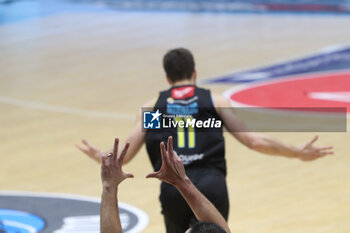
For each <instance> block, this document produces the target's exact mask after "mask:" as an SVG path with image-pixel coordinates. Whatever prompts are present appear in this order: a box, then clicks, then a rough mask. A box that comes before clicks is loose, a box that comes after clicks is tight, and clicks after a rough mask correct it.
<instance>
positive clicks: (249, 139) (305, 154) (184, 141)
mask: <svg viewBox="0 0 350 233" xmlns="http://www.w3.org/2000/svg"><path fill="white" fill-rule="evenodd" d="M163 66H164V69H165V72H166V77H167V80H168V82H169V84H170V85H171V88H170V89H168V90H166V91H163V92H161V93H160V95H159V96H158V98H157V99H153V100H151V101H149V102H148V103H146V104H145V105H144V106H143V107H147V108H151V109H153V110H154V111H156V110H159V109H161V111H160V112H162V111H163V113H166V114H167V115H176V114H181V115H182V114H183V115H193V118H199V119H214V120H212V121H214V123H215V121H216V120H218V121H222V122H223V124H224V126H225V127H226V128H227V129H228V131H229V132H230V133H231V134H232V136H234V137H235V138H236V139H237V140H238V141H239V142H241V143H242V144H244V145H245V146H247V147H248V148H250V149H253V150H256V151H258V152H261V153H265V154H271V155H281V156H285V157H288V158H298V159H300V160H303V161H312V160H315V159H318V158H321V157H323V156H325V155H328V154H333V152H332V147H315V146H314V145H313V143H314V142H315V141H316V140H317V138H318V137H317V136H315V137H314V138H313V139H312V140H310V141H309V142H307V143H305V144H303V145H301V146H292V145H288V144H285V143H283V142H281V141H279V140H276V139H274V138H271V137H269V136H267V135H264V134H260V133H253V132H248V130H247V129H246V126H245V125H244V123H243V122H242V121H240V120H239V119H238V118H237V117H236V116H235V115H234V113H233V112H232V111H231V110H230V108H231V105H230V103H229V101H228V100H227V99H225V98H224V97H223V96H221V95H217V94H213V93H211V92H210V91H209V90H205V89H202V88H199V87H197V86H196V85H195V84H196V78H197V74H196V70H195V63H194V59H193V56H192V54H191V52H190V51H188V50H187V49H184V48H178V49H173V50H170V51H169V52H168V53H167V54H166V55H165V56H164V59H163ZM157 113H158V112H157ZM157 113H154V114H157ZM188 113H190V114H188ZM156 116H157V115H155V117H156ZM185 118H186V117H184V118H182V119H181V117H180V119H178V120H175V122H179V121H181V120H183V121H186V120H187V121H188V120H189V121H192V120H193V119H185ZM211 123H212V122H211ZM211 123H210V124H211ZM197 131H198V130H197V129H194V130H193V127H192V128H191V126H190V127H188V128H186V129H180V127H173V128H167V129H165V128H162V129H156V130H153V129H152V130H143V124H142V121H141V117H140V116H138V120H137V125H136V126H135V128H134V130H133V131H132V133H131V134H130V136H129V138H128V139H127V141H128V142H130V148H129V150H128V152H127V154H126V156H125V160H124V163H127V162H129V161H130V160H131V159H132V158H133V157H134V156H135V155H136V153H137V152H138V151H139V149H140V148H141V146H142V145H143V143H144V142H146V147H147V152H148V154H149V157H150V160H151V163H152V166H153V168H154V170H155V171H157V170H158V169H159V168H160V166H161V164H162V161H161V154H160V150H159V143H160V142H161V141H165V140H166V139H167V138H168V137H169V136H173V138H174V150H175V151H176V153H177V154H178V155H179V156H180V157H181V159H182V160H183V163H184V166H185V169H186V173H187V176H188V177H189V178H190V179H191V181H192V182H193V183H194V184H195V185H196V187H197V188H198V189H199V190H200V191H201V192H202V193H203V194H204V195H205V196H206V197H207V198H208V199H209V200H210V201H211V202H212V203H213V204H214V205H215V206H216V208H217V209H218V210H219V211H220V213H221V214H222V215H223V216H224V218H225V219H226V220H227V217H228V212H229V200H228V194H227V188H226V178H225V177H226V161H225V144H224V138H223V136H222V128H221V127H219V128H217V129H216V130H214V131H209V132H208V131H202V132H197ZM199 131H200V130H199ZM83 144H84V145H85V146H79V145H77V147H78V148H79V149H80V150H82V151H83V152H84V153H86V154H87V155H88V156H90V157H91V158H93V159H94V160H96V161H98V162H100V161H101V156H102V155H104V153H103V152H102V151H100V150H99V149H98V148H96V147H94V146H92V145H91V144H89V143H88V142H87V141H85V140H83ZM160 202H161V205H162V213H163V215H164V219H165V224H166V229H167V232H168V233H180V232H181V233H182V232H184V231H185V230H186V229H187V228H188V227H189V226H190V225H191V224H193V223H194V222H195V221H196V219H195V216H194V215H193V213H192V212H191V209H190V208H189V207H188V205H187V204H186V202H185V201H184V199H183V198H182V197H181V195H180V194H179V193H178V192H177V190H176V189H175V188H174V187H172V186H171V185H168V184H166V183H164V182H163V183H162V184H161V193H160Z"/></svg>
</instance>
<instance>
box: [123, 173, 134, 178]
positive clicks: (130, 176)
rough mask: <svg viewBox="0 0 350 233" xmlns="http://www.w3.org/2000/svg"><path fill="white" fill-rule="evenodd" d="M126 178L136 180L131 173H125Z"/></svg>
mask: <svg viewBox="0 0 350 233" xmlns="http://www.w3.org/2000/svg"><path fill="white" fill-rule="evenodd" d="M124 174H125V177H126V178H134V175H133V174H131V173H124Z"/></svg>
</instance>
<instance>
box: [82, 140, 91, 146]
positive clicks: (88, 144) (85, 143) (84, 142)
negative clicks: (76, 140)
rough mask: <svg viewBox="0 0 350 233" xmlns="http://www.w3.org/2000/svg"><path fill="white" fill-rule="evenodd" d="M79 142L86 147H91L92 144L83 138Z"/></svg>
mask: <svg viewBox="0 0 350 233" xmlns="http://www.w3.org/2000/svg"><path fill="white" fill-rule="evenodd" d="M81 142H82V143H83V144H84V145H85V146H87V147H92V145H91V144H90V143H89V142H88V141H86V140H85V139H83V140H81Z"/></svg>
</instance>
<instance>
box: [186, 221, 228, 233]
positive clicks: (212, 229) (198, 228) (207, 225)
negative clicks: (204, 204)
mask: <svg viewBox="0 0 350 233" xmlns="http://www.w3.org/2000/svg"><path fill="white" fill-rule="evenodd" d="M190 233H226V231H225V230H224V229H222V227H220V226H219V225H218V224H215V223H211V222H196V223H195V224H193V225H192V226H191V230H190Z"/></svg>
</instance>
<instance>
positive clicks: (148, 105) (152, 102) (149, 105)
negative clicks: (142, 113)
mask: <svg viewBox="0 0 350 233" xmlns="http://www.w3.org/2000/svg"><path fill="white" fill-rule="evenodd" d="M156 101H157V98H153V99H151V100H148V101H147V102H145V103H144V104H143V105H142V107H143V108H153V107H154V105H155V104H156Z"/></svg>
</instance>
